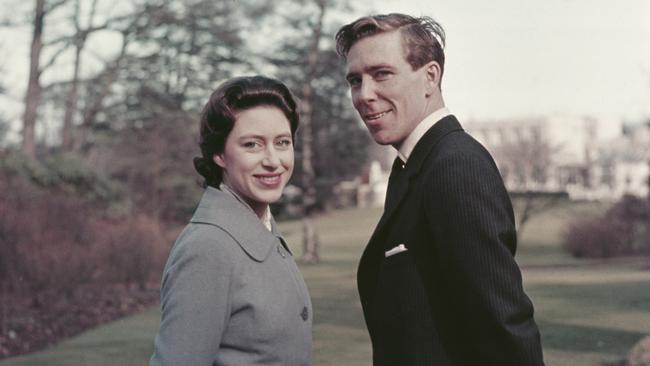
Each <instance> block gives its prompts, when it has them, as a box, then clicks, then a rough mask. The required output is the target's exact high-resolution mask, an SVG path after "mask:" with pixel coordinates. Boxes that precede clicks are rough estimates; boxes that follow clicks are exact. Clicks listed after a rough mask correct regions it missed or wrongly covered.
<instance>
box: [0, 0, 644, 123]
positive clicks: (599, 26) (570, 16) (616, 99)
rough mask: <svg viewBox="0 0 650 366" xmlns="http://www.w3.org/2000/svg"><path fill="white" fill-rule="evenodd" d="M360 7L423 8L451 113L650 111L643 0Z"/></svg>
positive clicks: (11, 66)
mask: <svg viewBox="0 0 650 366" xmlns="http://www.w3.org/2000/svg"><path fill="white" fill-rule="evenodd" d="M366 6H368V7H371V8H374V9H375V10H376V11H377V12H378V13H387V12H403V13H407V14H411V15H417V16H420V15H427V16H431V17H433V18H434V19H436V20H437V21H439V22H440V23H441V24H442V25H443V27H444V28H445V31H446V33H447V47H446V65H445V75H444V78H443V85H442V88H443V96H444V98H445V102H446V104H447V106H448V107H449V108H450V109H451V111H452V112H453V113H454V114H456V115H457V116H459V118H461V120H478V121H481V120H483V121H492V120H499V119H504V118H514V117H528V116H551V115H563V116H566V115H571V116H593V117H595V118H602V119H608V120H610V119H613V120H624V121H630V122H638V121H641V120H646V119H650V1H647V0H620V1H618V2H614V1H611V0H539V1H532V0H491V1H479V0H472V1H470V0H438V1H436V0H430V1H412V0H401V1H399V0H383V1H379V0H369V1H366V2H364V3H363V7H366ZM6 11H7V8H6V7H5V8H3V9H2V10H0V15H2V18H4V17H6V16H8V15H10V14H7V13H5V14H2V13H3V12H6ZM361 15H365V14H362V13H359V12H356V13H355V12H352V13H350V14H345V15H343V16H342V18H341V19H340V20H339V21H341V22H345V23H347V22H350V21H353V20H354V19H356V18H358V17H359V16H361ZM29 41H30V33H29V28H28V27H25V28H23V29H22V31H20V30H19V31H8V30H7V29H4V30H3V29H0V52H1V53H3V54H4V55H3V56H4V57H1V58H0V67H1V69H0V71H2V80H3V82H4V83H5V85H7V87H8V93H7V94H6V95H4V96H0V114H2V115H4V116H5V118H9V119H11V120H19V119H20V117H21V115H22V108H23V107H22V103H21V100H22V98H23V96H24V93H25V87H26V84H27V81H26V80H27V68H28V55H29V49H28V46H29ZM14 131H15V129H14Z"/></svg>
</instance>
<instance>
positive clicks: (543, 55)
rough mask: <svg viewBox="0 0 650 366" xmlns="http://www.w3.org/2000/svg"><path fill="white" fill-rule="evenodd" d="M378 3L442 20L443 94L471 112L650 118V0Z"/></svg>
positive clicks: (465, 114) (480, 115) (462, 111)
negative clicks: (444, 57)
mask: <svg viewBox="0 0 650 366" xmlns="http://www.w3.org/2000/svg"><path fill="white" fill-rule="evenodd" d="M374 7H375V9H377V11H378V12H380V13H384V12H404V13H407V14H410V15H418V16H420V15H427V16H430V17H433V18H434V19H436V20H437V21H438V22H440V23H441V24H442V25H443V27H444V28H445V31H446V33H447V48H446V65H445V68H446V70H445V75H444V77H443V85H442V88H443V96H444V97H445V102H446V104H447V106H448V107H449V108H450V109H451V110H452V111H453V112H454V113H455V114H457V115H459V116H460V117H462V118H463V119H475V120H481V119H485V120H496V119H499V118H510V117H522V116H530V115H534V116H547V115H558V114H559V115H576V116H586V115H588V116H594V117H596V118H604V119H622V120H628V121H632V122H634V121H638V120H645V119H649V118H650V1H646V0H621V1H611V0H539V1H531V0H491V1H470V0H448V1H435V0H433V1H403V0H402V1H393V0H388V1H378V0H375V1H374ZM353 18H354V17H352V16H351V17H350V20H354V19H353Z"/></svg>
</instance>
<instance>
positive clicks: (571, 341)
mask: <svg viewBox="0 0 650 366" xmlns="http://www.w3.org/2000/svg"><path fill="white" fill-rule="evenodd" d="M538 323H539V327H540V332H541V333H542V346H543V347H544V349H547V350H548V349H554V350H559V351H568V352H596V353H603V354H607V355H612V354H616V355H621V356H624V355H625V354H627V352H628V351H629V349H630V348H631V347H632V346H633V345H634V344H635V343H636V342H637V341H638V340H639V339H641V338H643V337H644V336H645V335H646V334H644V333H641V332H632V331H625V330H620V329H611V328H603V327H596V326H583V325H569V324H560V323H556V322H547V321H540V322H538Z"/></svg>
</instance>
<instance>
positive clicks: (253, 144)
mask: <svg viewBox="0 0 650 366" xmlns="http://www.w3.org/2000/svg"><path fill="white" fill-rule="evenodd" d="M242 146H243V147H244V148H246V149H256V148H258V147H261V146H262V145H261V144H260V143H259V142H257V141H246V142H244V143H243V144H242Z"/></svg>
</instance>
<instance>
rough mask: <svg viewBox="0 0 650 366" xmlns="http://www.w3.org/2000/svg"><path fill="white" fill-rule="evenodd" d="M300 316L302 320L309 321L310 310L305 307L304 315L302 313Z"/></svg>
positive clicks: (303, 309)
mask: <svg viewBox="0 0 650 366" xmlns="http://www.w3.org/2000/svg"><path fill="white" fill-rule="evenodd" d="M300 316H301V317H302V320H304V321H307V319H309V310H307V307H306V306H305V307H304V308H302V313H300Z"/></svg>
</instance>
